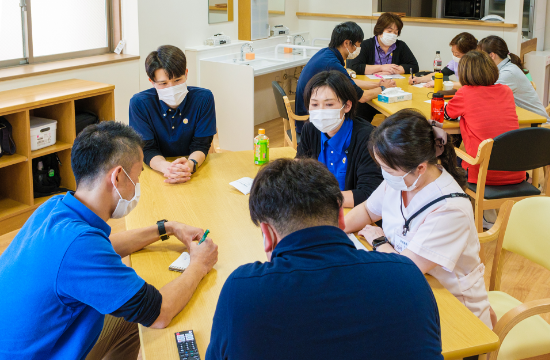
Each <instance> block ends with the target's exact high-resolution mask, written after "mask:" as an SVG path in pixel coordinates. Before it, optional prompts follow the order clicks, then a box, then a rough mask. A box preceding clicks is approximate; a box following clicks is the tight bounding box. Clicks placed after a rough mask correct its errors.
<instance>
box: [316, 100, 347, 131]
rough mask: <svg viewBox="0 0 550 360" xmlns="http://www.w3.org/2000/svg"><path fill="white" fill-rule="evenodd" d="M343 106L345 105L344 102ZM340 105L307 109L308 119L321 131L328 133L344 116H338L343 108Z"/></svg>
mask: <svg viewBox="0 0 550 360" xmlns="http://www.w3.org/2000/svg"><path fill="white" fill-rule="evenodd" d="M344 106H346V105H345V104H344ZM344 106H342V107H341V108H340V109H320V110H310V111H309V121H310V122H311V123H312V124H313V126H315V127H316V128H317V129H319V131H320V132H322V133H328V132H330V131H332V130H334V129H336V128H337V127H338V126H339V125H340V123H341V122H342V120H344V116H345V114H344V116H340V111H342V109H343V108H344Z"/></svg>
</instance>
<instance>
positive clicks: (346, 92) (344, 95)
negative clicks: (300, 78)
mask: <svg viewBox="0 0 550 360" xmlns="http://www.w3.org/2000/svg"><path fill="white" fill-rule="evenodd" d="M324 86H327V87H329V88H330V89H331V90H332V91H334V93H335V94H336V96H337V97H338V99H339V100H340V101H342V103H343V104H345V103H347V102H348V100H351V109H350V111H349V112H348V113H347V115H348V116H349V117H350V118H351V119H354V118H355V112H356V110H357V91H355V88H354V87H353V85H351V81H350V80H349V78H348V77H347V76H346V75H344V74H342V73H341V72H340V71H338V70H331V71H322V72H320V73H318V74H317V75H315V76H314V77H312V78H311V79H310V80H309V81H308V82H307V84H306V88H305V90H304V105H305V107H306V109H309V102H310V101H311V96H312V95H313V93H314V92H315V91H317V90H318V89H319V88H322V87H324Z"/></svg>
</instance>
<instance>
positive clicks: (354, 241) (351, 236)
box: [348, 234, 368, 251]
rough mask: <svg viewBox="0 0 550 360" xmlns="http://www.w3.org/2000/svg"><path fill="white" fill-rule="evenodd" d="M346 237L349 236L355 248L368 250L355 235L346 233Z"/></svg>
mask: <svg viewBox="0 0 550 360" xmlns="http://www.w3.org/2000/svg"><path fill="white" fill-rule="evenodd" d="M348 237H349V239H350V240H351V241H352V242H353V245H355V248H356V249H357V250H365V251H368V250H367V248H366V247H365V245H363V244H362V243H361V241H359V239H357V238H356V237H355V235H353V234H348Z"/></svg>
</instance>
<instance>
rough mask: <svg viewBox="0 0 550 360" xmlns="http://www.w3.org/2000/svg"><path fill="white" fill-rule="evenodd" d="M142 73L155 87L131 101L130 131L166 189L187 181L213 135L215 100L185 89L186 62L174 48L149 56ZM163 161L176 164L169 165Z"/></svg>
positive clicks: (165, 47) (202, 91) (197, 90)
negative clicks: (139, 139) (139, 140)
mask: <svg viewBox="0 0 550 360" xmlns="http://www.w3.org/2000/svg"><path fill="white" fill-rule="evenodd" d="M145 71H146V72H147V76H148V77H149V81H150V82H151V84H152V85H153V87H152V88H151V89H148V90H145V91H142V92H140V93H137V94H135V95H134V96H133V97H132V99H130V126H131V127H133V128H134V129H135V130H136V131H137V132H138V133H139V134H140V135H141V137H142V138H143V140H145V146H144V147H143V155H144V158H143V161H144V162H145V163H146V164H147V165H149V166H151V168H152V169H154V170H156V171H159V172H161V173H162V174H163V175H164V177H166V180H164V181H165V182H167V183H171V184H177V183H182V182H186V181H189V180H190V179H191V176H192V174H193V173H195V171H196V170H197V169H198V168H199V166H201V164H202V163H203V161H204V159H206V156H207V155H208V150H209V149H210V145H211V144H212V139H213V137H214V135H215V134H216V111H215V107H214V96H213V95H212V92H211V91H210V90H207V89H203V88H199V87H194V86H189V87H188V86H187V84H186V81H187V72H188V70H187V60H186V58H185V54H184V53H183V51H181V50H180V49H179V48H177V47H175V46H171V45H163V46H161V47H159V48H158V49H157V50H156V51H153V52H151V53H150V54H149V55H148V56H147V59H146V60H145ZM183 156H188V159H187V158H185V157H183ZM166 157H179V158H178V159H176V160H175V161H174V162H169V161H166V159H165V158H166Z"/></svg>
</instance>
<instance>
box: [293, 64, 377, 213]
mask: <svg viewBox="0 0 550 360" xmlns="http://www.w3.org/2000/svg"><path fill="white" fill-rule="evenodd" d="M304 103H305V105H306V108H308V109H309V116H310V117H309V121H310V122H309V123H306V124H305V125H304V128H303V129H302V135H301V140H300V144H299V145H298V152H297V155H296V157H300V158H304V157H308V158H314V159H317V160H319V161H320V162H322V163H323V164H325V166H326V167H327V168H328V169H329V170H330V172H331V173H332V174H334V176H335V177H336V179H337V180H338V184H339V185H340V190H341V191H342V194H343V195H344V207H353V206H355V205H357V204H360V203H361V202H363V201H365V200H366V199H367V198H368V197H369V196H370V194H371V193H372V192H373V191H374V190H375V189H376V188H377V187H378V185H380V183H381V182H382V180H383V179H382V174H381V172H380V169H379V168H378V167H377V166H376V163H375V162H374V161H373V159H372V157H371V156H370V153H369V151H368V149H367V140H368V138H369V136H370V133H371V131H372V130H373V129H374V127H373V126H372V125H371V124H370V123H369V122H368V121H366V120H364V119H361V118H359V117H356V116H355V111H356V108H357V93H356V92H355V90H354V88H353V86H352V85H351V83H350V81H349V80H348V78H347V77H346V76H345V75H344V74H342V73H341V72H339V71H335V70H332V71H323V72H320V73H319V74H317V75H315V76H314V77H312V78H311V80H309V82H308V83H307V85H306V87H305V91H304Z"/></svg>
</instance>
